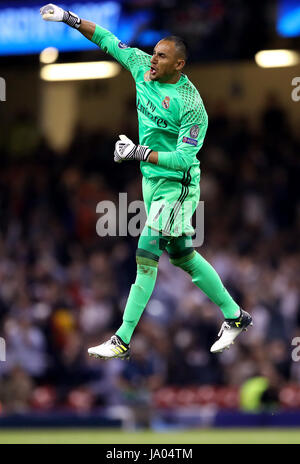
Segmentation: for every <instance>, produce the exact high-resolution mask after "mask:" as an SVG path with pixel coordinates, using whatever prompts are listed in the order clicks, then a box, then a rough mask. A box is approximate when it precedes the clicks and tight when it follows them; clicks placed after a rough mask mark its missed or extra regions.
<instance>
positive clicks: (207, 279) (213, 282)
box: [171, 251, 240, 319]
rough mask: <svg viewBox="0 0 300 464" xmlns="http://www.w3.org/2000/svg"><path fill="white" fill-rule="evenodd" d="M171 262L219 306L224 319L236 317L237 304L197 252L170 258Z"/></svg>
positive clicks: (237, 311)
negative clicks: (182, 256) (188, 275)
mask: <svg viewBox="0 0 300 464" xmlns="http://www.w3.org/2000/svg"><path fill="white" fill-rule="evenodd" d="M171 262H172V264H174V265H175V266H179V267H180V268H181V269H183V270H184V271H186V272H187V273H188V274H190V276H191V277H192V281H193V283H194V284H195V285H197V287H199V288H200V289H201V290H202V291H203V292H204V293H205V294H206V295H207V296H208V298H209V299H210V300H211V301H213V302H214V303H215V304H216V305H217V306H219V308H220V309H221V311H222V313H223V314H224V317H225V318H226V319H234V318H235V317H237V314H238V313H239V309H240V308H239V305H238V304H237V303H236V302H235V301H234V300H233V299H232V297H231V296H230V294H229V293H228V291H227V290H226V289H225V287H224V285H223V284H222V281H221V279H220V277H219V275H218V274H217V272H216V271H215V270H214V268H213V267H212V266H211V265H210V264H209V263H208V262H207V261H206V260H205V259H204V258H203V257H202V256H201V255H200V254H199V253H198V252H196V251H195V252H194V253H193V254H192V255H188V256H186V257H185V258H179V259H178V260H176V259H175V260H174V259H171Z"/></svg>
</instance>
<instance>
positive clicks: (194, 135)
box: [190, 124, 199, 139]
mask: <svg viewBox="0 0 300 464" xmlns="http://www.w3.org/2000/svg"><path fill="white" fill-rule="evenodd" d="M198 134H199V126H198V124H195V125H194V126H193V127H191V129H190V136H191V137H192V139H196V138H197V137H198Z"/></svg>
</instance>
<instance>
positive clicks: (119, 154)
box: [114, 135, 152, 163]
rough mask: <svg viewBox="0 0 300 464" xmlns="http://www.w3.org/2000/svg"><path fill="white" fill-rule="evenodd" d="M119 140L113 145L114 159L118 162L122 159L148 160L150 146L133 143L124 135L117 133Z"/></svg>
mask: <svg viewBox="0 0 300 464" xmlns="http://www.w3.org/2000/svg"><path fill="white" fill-rule="evenodd" d="M119 137H120V140H118V141H117V143H116V145H115V153H114V161H115V162H116V163H120V162H121V161H124V160H138V161H148V158H149V155H150V153H151V152H152V150H151V148H149V147H146V146H144V145H135V144H134V143H133V142H132V141H131V140H130V139H129V138H128V137H126V135H119Z"/></svg>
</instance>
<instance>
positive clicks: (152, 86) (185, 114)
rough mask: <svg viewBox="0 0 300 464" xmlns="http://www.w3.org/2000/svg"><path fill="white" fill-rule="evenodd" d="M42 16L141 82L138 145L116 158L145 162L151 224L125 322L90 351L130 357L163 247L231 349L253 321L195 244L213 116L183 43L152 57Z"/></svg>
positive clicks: (98, 30)
mask: <svg viewBox="0 0 300 464" xmlns="http://www.w3.org/2000/svg"><path fill="white" fill-rule="evenodd" d="M40 12H41V15H42V18H43V19H44V20H46V21H62V22H64V23H66V24H67V25H69V26H71V27H73V28H76V29H78V31H79V32H81V33H82V34H83V35H84V36H85V37H86V38H87V39H89V40H91V41H92V42H94V43H95V44H96V45H98V46H99V47H100V48H101V49H102V50H104V51H105V52H107V53H109V54H110V55H112V56H113V57H114V58H115V59H116V60H117V61H118V62H119V63H120V64H121V65H122V66H124V68H126V69H127V70H128V71H130V72H131V74H132V76H133V78H134V80H135V83H136V92H137V112H138V122H139V142H140V143H139V144H135V143H134V142H132V141H131V140H129V139H128V138H127V137H126V136H125V135H121V136H120V140H118V141H117V142H116V145H115V152H114V161H115V162H118V163H119V162H124V161H127V160H128V161H133V160H137V161H139V162H140V167H141V171H142V174H143V198H144V202H145V206H146V211H147V221H146V225H145V227H144V229H143V231H142V233H141V236H140V238H139V242H138V248H137V252H136V262H137V276H136V281H135V283H134V284H133V285H132V286H131V290H130V293H129V297H128V300H127V303H126V307H125V310H124V315H123V323H122V325H121V327H120V328H119V329H118V331H117V332H116V334H115V335H113V336H112V337H111V338H110V340H108V341H106V342H105V343H102V344H100V345H98V346H95V347H92V348H89V349H88V352H89V354H90V355H92V356H95V357H100V358H105V359H108V358H128V357H129V353H130V340H131V337H132V334H133V332H134V329H135V327H136V326H137V324H138V322H139V319H140V317H141V315H142V313H143V311H144V309H145V307H146V305H147V303H148V301H149V298H150V297H151V294H152V292H153V289H154V286H155V281H156V276H157V268H158V262H159V258H160V256H161V255H162V253H163V251H164V250H166V251H167V252H168V253H169V257H170V261H171V263H172V264H174V265H175V266H178V267H180V268H181V269H183V270H184V271H186V272H187V273H188V274H189V275H190V276H191V278H192V281H193V283H194V284H195V285H197V287H199V288H200V289H201V290H202V291H203V292H204V293H205V294H206V295H207V296H208V298H210V300H211V301H213V302H214V303H215V304H216V305H217V306H219V308H220V309H221V311H222V313H223V315H224V318H225V320H224V322H223V324H222V327H221V330H220V332H219V338H218V339H217V341H216V342H215V343H214V344H213V346H212V347H211V352H213V353H214V352H221V351H223V350H224V349H225V348H229V346H230V345H231V344H232V343H233V342H234V339H235V338H236V337H237V336H238V335H239V334H240V333H241V332H242V331H243V330H247V327H248V326H249V325H252V319H251V316H250V315H249V314H248V313H247V312H245V311H244V310H242V309H241V308H240V307H239V305H238V304H237V303H236V302H235V301H234V300H233V299H232V297H231V296H230V294H229V293H228V291H227V290H226V289H225V288H224V286H223V284H222V282H221V280H220V277H219V276H218V274H217V273H216V271H215V270H214V269H213V267H212V266H211V265H210V264H209V263H208V262H207V261H206V260H205V259H204V258H203V257H202V256H201V255H200V254H199V253H198V252H197V251H195V250H194V249H193V245H192V235H193V234H194V230H193V228H192V226H191V218H192V215H193V213H194V211H195V209H196V207H197V204H198V202H199V198H200V187H199V182H200V167H199V161H198V159H197V157H196V155H197V153H198V151H199V150H200V148H201V147H202V145H203V141H204V137H205V134H206V130H207V124H208V119H207V113H206V111H205V108H204V105H203V102H202V100H201V97H200V95H199V93H198V91H197V89H196V88H195V87H194V85H193V84H192V83H191V82H190V81H189V79H188V78H187V76H186V75H185V74H183V73H182V70H183V67H184V65H185V62H186V58H187V56H186V47H185V45H184V42H183V41H182V40H181V39H180V38H178V37H175V36H170V37H166V38H164V39H162V40H160V41H159V42H158V43H157V44H156V46H155V48H154V52H153V55H152V56H150V55H148V54H147V53H144V52H143V51H141V50H139V49H137V48H131V47H128V46H127V45H126V44H124V43H122V42H120V41H119V40H118V39H117V38H116V37H115V36H114V35H113V34H112V33H111V32H109V31H108V30H106V29H103V28H102V27H100V26H99V25H96V24H95V23H93V22H90V21H87V20H84V19H81V18H79V17H78V16H77V15H76V14H75V13H72V12H70V11H65V10H63V9H62V8H60V7H58V6H56V5H53V4H48V5H46V6H44V7H42V8H41V10H40Z"/></svg>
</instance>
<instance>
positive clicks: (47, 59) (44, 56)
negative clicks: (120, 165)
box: [40, 47, 59, 64]
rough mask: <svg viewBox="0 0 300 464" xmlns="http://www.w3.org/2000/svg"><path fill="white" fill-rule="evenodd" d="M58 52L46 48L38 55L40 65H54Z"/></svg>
mask: <svg viewBox="0 0 300 464" xmlns="http://www.w3.org/2000/svg"><path fill="white" fill-rule="evenodd" d="M58 54H59V53H58V50H57V48H55V47H47V48H44V50H42V51H41V53H40V63H43V64H50V63H54V62H55V61H56V60H57V58H58Z"/></svg>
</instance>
